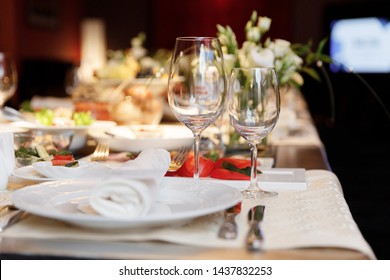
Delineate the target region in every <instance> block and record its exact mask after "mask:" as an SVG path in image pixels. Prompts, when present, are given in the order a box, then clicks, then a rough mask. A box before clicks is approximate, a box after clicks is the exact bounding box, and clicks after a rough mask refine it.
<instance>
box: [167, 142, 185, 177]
mask: <svg viewBox="0 0 390 280" xmlns="http://www.w3.org/2000/svg"><path fill="white" fill-rule="evenodd" d="M190 149H191V147H189V146H183V147H181V148H180V149H179V150H178V151H177V152H176V153H175V154H174V156H173V157H172V159H171V163H170V164H169V168H168V171H169V172H174V171H176V170H178V169H179V168H180V167H181V166H182V165H183V164H184V162H185V161H186V159H187V157H188V154H189V152H190Z"/></svg>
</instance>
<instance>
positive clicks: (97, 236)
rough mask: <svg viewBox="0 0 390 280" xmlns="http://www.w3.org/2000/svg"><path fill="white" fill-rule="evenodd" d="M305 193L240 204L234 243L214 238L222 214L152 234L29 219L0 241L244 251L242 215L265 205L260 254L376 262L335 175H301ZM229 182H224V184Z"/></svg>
mask: <svg viewBox="0 0 390 280" xmlns="http://www.w3.org/2000/svg"><path fill="white" fill-rule="evenodd" d="M306 179H307V185H308V188H307V190H305V191H279V194H278V196H277V197H273V198H268V199H260V200H245V201H244V202H243V204H242V211H241V214H239V215H238V216H237V221H238V227H239V235H238V238H237V239H236V240H228V241H227V240H221V239H219V238H218V237H217V232H218V228H219V226H220V224H221V222H222V213H215V214H212V215H208V216H205V217H200V218H197V219H195V220H194V221H193V222H191V223H189V224H186V225H178V226H176V227H175V226H169V227H163V228H156V229H153V230H150V229H144V230H134V229H133V230H123V231H115V232H113V231H98V230H93V229H86V228H77V227H74V226H69V225H66V224H64V223H62V222H58V221H55V220H49V219H44V218H40V217H37V216H31V217H29V218H27V219H25V220H23V221H21V222H20V223H18V224H16V225H14V226H12V227H10V228H8V229H7V230H5V231H4V232H3V233H1V234H0V237H13V238H23V237H24V238H41V239H49V238H54V239H60V238H65V239H81V240H83V239H84V240H107V241H146V240H161V241H166V242H173V243H178V244H187V245H193V246H206V247H232V248H238V247H242V246H244V238H245V235H246V232H247V229H248V224H247V221H246V216H247V213H248V209H249V208H250V207H251V206H253V205H255V204H263V205H265V206H266V209H265V216H264V221H263V222H262V224H261V226H262V228H263V231H264V234H265V244H264V246H265V249H267V250H271V249H292V248H309V247H340V248H347V249H353V250H357V251H360V252H363V253H364V254H366V255H367V256H368V257H369V258H371V259H375V258H376V257H375V255H374V253H373V251H372V249H371V248H370V246H369V244H368V243H367V242H366V241H365V239H364V238H363V236H362V234H361V232H360V231H359V229H358V227H357V225H356V223H355V221H354V219H353V217H352V215H351V213H350V210H349V207H348V205H347V203H346V201H345V199H344V196H343V193H342V188H341V186H340V183H339V180H338V179H337V177H336V175H335V174H333V173H332V172H330V171H325V170H310V171H306ZM225 182H227V183H228V181H225Z"/></svg>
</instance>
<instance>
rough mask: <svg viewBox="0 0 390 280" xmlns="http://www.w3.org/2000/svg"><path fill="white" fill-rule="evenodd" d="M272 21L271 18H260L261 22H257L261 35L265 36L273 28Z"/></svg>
mask: <svg viewBox="0 0 390 280" xmlns="http://www.w3.org/2000/svg"><path fill="white" fill-rule="evenodd" d="M271 21H272V20H271V19H270V18H269V17H259V21H258V22H257V26H258V27H259V28H260V33H261V34H264V33H265V32H267V31H268V30H269V29H270V27H271Z"/></svg>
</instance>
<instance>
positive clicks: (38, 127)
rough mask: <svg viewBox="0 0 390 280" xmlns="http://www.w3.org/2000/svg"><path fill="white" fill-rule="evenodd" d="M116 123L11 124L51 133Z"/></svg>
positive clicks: (21, 122)
mask: <svg viewBox="0 0 390 280" xmlns="http://www.w3.org/2000/svg"><path fill="white" fill-rule="evenodd" d="M115 125H116V123H115V122H113V121H94V122H93V123H92V124H91V125H70V126H48V125H41V124H36V123H33V122H25V121H17V122H12V123H11V126H14V127H17V128H23V129H28V130H36V131H43V132H48V133H49V132H50V133H60V132H63V131H80V130H88V129H90V128H108V127H112V126H115Z"/></svg>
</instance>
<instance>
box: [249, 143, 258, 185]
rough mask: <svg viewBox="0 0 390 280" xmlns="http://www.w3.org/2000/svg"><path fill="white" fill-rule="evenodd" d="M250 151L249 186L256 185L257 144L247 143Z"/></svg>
mask: <svg viewBox="0 0 390 280" xmlns="http://www.w3.org/2000/svg"><path fill="white" fill-rule="evenodd" d="M249 146H250V151H251V184H250V185H251V186H255V185H257V146H256V144H255V143H249Z"/></svg>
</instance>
